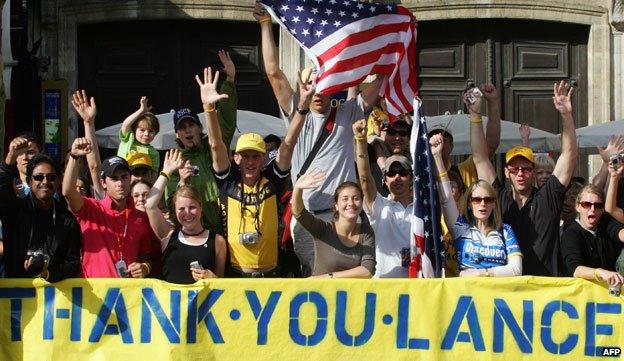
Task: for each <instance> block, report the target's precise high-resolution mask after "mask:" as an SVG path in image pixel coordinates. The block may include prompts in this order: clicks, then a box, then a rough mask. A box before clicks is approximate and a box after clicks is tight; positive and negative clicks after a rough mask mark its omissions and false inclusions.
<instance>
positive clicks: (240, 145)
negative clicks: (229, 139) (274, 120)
mask: <svg viewBox="0 0 624 361" xmlns="http://www.w3.org/2000/svg"><path fill="white" fill-rule="evenodd" d="M244 150H255V151H258V152H260V153H266V145H265V144H264V139H262V137H261V136H260V134H256V133H245V134H243V135H241V136H240V138H238V141H237V142H236V153H240V152H242V151H244Z"/></svg>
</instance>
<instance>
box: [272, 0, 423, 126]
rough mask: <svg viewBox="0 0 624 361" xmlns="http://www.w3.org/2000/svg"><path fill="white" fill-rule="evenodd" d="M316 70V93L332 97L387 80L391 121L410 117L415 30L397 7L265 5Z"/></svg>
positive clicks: (317, 2)
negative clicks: (374, 79) (373, 79)
mask: <svg viewBox="0 0 624 361" xmlns="http://www.w3.org/2000/svg"><path fill="white" fill-rule="evenodd" d="M262 4H263V5H264V6H265V8H266V9H267V11H268V12H269V13H270V14H271V15H272V16H273V18H274V19H275V20H276V21H277V22H278V23H279V24H280V25H281V26H282V27H284V28H286V29H287V30H288V31H289V32H290V33H291V34H292V35H293V36H294V37H295V39H296V40H297V41H298V42H299V44H300V45H301V46H302V47H303V49H304V50H305V52H306V53H307V54H308V56H309V57H310V59H311V60H312V61H313V62H314V64H315V65H316V67H317V74H318V75H317V79H316V90H317V92H319V93H323V94H333V93H336V92H338V91H341V90H344V89H346V88H348V87H350V86H354V85H359V84H360V83H361V82H362V81H363V80H364V79H365V78H366V77H367V76H368V75H370V74H382V75H386V76H387V77H388V86H385V89H384V96H385V98H386V103H387V106H388V111H389V112H390V114H392V115H399V114H403V113H411V111H412V101H413V99H414V96H415V95H417V92H418V91H417V87H416V26H415V24H414V22H413V17H412V14H411V13H410V12H409V11H408V10H407V9H405V8H403V7H401V6H397V5H395V4H376V3H361V2H358V1H353V0H262Z"/></svg>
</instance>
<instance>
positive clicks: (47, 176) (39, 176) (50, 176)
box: [32, 173, 58, 182]
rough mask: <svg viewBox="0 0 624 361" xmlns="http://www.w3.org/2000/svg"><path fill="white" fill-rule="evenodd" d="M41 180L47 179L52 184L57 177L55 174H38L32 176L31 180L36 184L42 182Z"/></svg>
mask: <svg viewBox="0 0 624 361" xmlns="http://www.w3.org/2000/svg"><path fill="white" fill-rule="evenodd" d="M43 178H45V179H47V180H48V182H54V181H56V180H57V179H58V176H57V175H56V173H47V174H44V173H39V174H33V176H32V179H34V180H36V181H37V182H41V181H43Z"/></svg>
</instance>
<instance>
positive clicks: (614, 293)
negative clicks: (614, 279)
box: [609, 286, 620, 297]
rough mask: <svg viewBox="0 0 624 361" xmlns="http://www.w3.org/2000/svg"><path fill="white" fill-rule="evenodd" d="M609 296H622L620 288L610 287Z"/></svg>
mask: <svg viewBox="0 0 624 361" xmlns="http://www.w3.org/2000/svg"><path fill="white" fill-rule="evenodd" d="M609 294H610V295H611V296H615V297H619V296H620V286H610V287H609Z"/></svg>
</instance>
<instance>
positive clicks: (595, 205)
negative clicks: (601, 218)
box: [578, 201, 604, 209]
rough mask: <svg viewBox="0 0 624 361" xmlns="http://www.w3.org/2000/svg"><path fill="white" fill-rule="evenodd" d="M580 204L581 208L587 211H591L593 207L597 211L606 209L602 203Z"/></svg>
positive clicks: (586, 202) (584, 202)
mask: <svg viewBox="0 0 624 361" xmlns="http://www.w3.org/2000/svg"><path fill="white" fill-rule="evenodd" d="M578 204H580V205H581V207H583V208H585V209H590V208H591V207H592V206H593V207H594V208H595V209H604V203H602V202H596V203H592V202H588V201H583V202H579V203H578Z"/></svg>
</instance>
